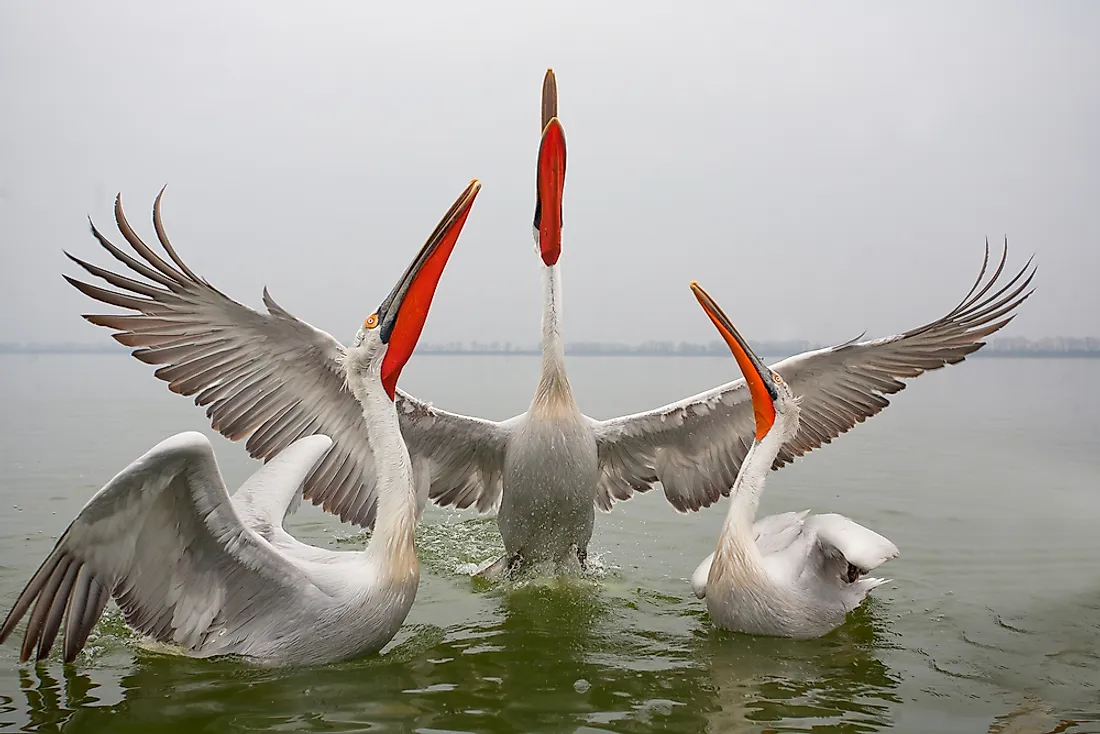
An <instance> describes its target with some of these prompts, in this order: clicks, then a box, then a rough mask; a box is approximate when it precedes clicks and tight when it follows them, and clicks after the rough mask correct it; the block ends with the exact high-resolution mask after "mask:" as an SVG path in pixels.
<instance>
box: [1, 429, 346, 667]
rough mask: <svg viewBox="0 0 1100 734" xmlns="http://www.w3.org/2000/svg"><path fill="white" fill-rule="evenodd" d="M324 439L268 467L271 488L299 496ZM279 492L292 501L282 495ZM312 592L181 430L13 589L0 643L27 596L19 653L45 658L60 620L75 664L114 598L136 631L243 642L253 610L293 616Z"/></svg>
mask: <svg viewBox="0 0 1100 734" xmlns="http://www.w3.org/2000/svg"><path fill="white" fill-rule="evenodd" d="M329 444H330V441H329V440H328V439H327V438H325V437H324V436H317V437H314V438H311V439H306V440H305V441H302V442H300V443H299V444H297V445H295V446H293V447H292V448H290V449H288V451H287V452H286V459H282V458H281V459H280V463H281V465H280V466H279V467H277V473H275V474H273V472H272V471H268V472H267V475H268V478H269V480H270V481H269V488H273V489H281V488H283V487H284V485H291V492H293V491H296V489H297V488H298V487H299V486H300V485H301V480H302V479H303V478H304V477H305V475H306V472H308V471H309V470H310V469H311V468H312V467H313V466H314V465H315V464H316V462H317V460H318V459H320V457H321V455H322V454H323V453H324V452H325V451H326V450H327V449H328V447H329ZM265 469H268V467H265ZM271 469H276V468H275V467H271ZM278 494H280V495H281V496H284V497H286V498H287V499H289V495H290V492H281V493H278ZM313 589H315V587H314V586H313V583H312V581H311V580H310V578H309V577H308V576H307V575H306V574H304V573H303V572H302V571H301V569H299V568H298V567H297V566H296V565H295V564H293V563H292V562H290V561H288V560H287V559H286V558H285V557H284V556H283V555H281V554H280V553H279V552H278V551H276V550H275V549H274V548H273V547H272V546H271V545H270V544H269V543H268V542H267V541H265V540H264V539H263V538H262V537H261V536H260V535H258V534H257V533H256V532H254V531H253V530H252V529H250V528H249V527H247V526H246V525H245V524H244V523H243V522H242V519H241V517H240V515H238V513H237V512H236V510H235V508H234V507H233V503H232V502H231V501H230V498H229V494H228V492H227V491H226V488H225V484H224V483H223V481H222V477H221V474H220V472H219V471H218V465H217V462H216V461H215V459H214V452H213V450H212V449H211V447H210V442H209V441H208V440H207V439H206V437H205V436H203V435H202V434H201V433H181V434H179V435H176V436H173V437H171V438H169V439H167V440H165V441H162V442H161V443H159V444H157V445H156V446H155V447H153V448H152V449H151V450H150V451H149V452H148V453H146V454H145V455H144V456H142V457H141V458H139V459H138V460H137V461H135V462H133V463H132V464H130V465H129V466H128V467H126V468H125V469H123V470H122V472H120V473H119V474H118V475H117V476H116V477H115V478H114V479H112V480H111V481H110V482H108V484H107V485H106V486H105V487H103V489H101V490H99V492H97V493H96V494H95V495H94V496H93V497H92V499H91V500H90V501H89V502H88V504H87V505H85V506H84V509H83V510H81V512H80V514H79V515H77V517H76V519H75V520H74V521H73V522H72V524H71V525H69V527H68V529H67V530H66V531H65V533H64V534H63V535H62V536H61V538H60V540H58V541H57V545H56V546H54V549H53V551H52V552H51V553H50V555H49V556H48V557H47V558H46V560H45V562H44V563H43V564H42V565H41V567H39V569H38V571H37V572H36V573H35V574H34V576H33V577H32V578H31V580H30V582H29V583H28V584H27V586H26V588H24V589H23V592H22V593H21V594H20V595H19V598H18V599H17V600H16V602H15V606H14V607H13V608H12V610H11V612H10V613H9V614H8V617H7V619H5V620H4V624H3V625H2V626H0V642H3V641H4V640H6V639H7V637H8V636H9V635H10V634H11V633H12V632H13V631H14V629H15V626H16V625H17V624H18V623H19V620H20V619H21V618H22V617H23V616H24V615H25V614H26V612H27V611H28V610H29V609H30V606H31V604H32V603H34V610H33V611H32V612H31V616H30V621H29V622H28V624H27V630H26V634H25V636H24V638H23V647H22V651H21V653H20V659H21V660H22V661H24V662H25V661H26V660H28V659H30V657H31V655H35V656H36V659H38V660H42V659H44V658H45V657H46V656H47V655H49V653H50V649H51V648H52V647H53V643H54V641H55V640H56V638H57V634H58V632H59V631H61V625H62V622H64V631H63V648H64V659H65V661H66V662H69V661H72V660H73V659H74V658H75V657H76V655H77V653H79V652H80V650H81V649H82V648H83V647H84V643H85V642H86V641H87V639H88V634H89V633H90V632H91V630H92V627H94V626H95V623H96V622H97V621H98V620H99V617H100V615H101V614H102V613H103V608H104V606H105V605H106V604H107V601H108V599H109V598H110V597H112V596H113V597H114V599H115V601H116V602H118V605H119V607H120V608H121V609H122V612H123V614H124V615H125V616H126V621H127V622H128V623H129V624H130V625H131V626H132V627H134V628H135V629H136V630H138V631H139V632H142V633H144V634H146V635H149V636H150V637H153V638H155V639H157V640H159V641H161V642H167V643H174V644H177V645H182V646H184V647H187V648H197V647H200V646H203V645H204V644H205V643H206V642H207V641H208V640H220V639H225V640H236V639H241V638H242V637H247V636H248V635H249V634H250V633H251V632H252V631H253V624H254V619H255V614H254V613H253V612H249V610H250V609H256V608H264V609H268V610H275V611H276V612H277V611H278V610H279V609H287V610H288V612H287V615H286V616H287V617H288V618H289V617H290V616H291V614H290V612H291V609H290V607H291V606H292V605H293V604H294V603H295V602H297V601H299V600H300V599H301V598H302V597H303V596H304V595H308V594H309V593H310V592H311V590H313ZM36 600H37V602H36ZM35 602H36V603H35ZM260 624H262V622H261V623H260ZM36 648H37V652H36Z"/></svg>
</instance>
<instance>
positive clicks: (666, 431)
mask: <svg viewBox="0 0 1100 734" xmlns="http://www.w3.org/2000/svg"><path fill="white" fill-rule="evenodd" d="M542 120H543V131H542V139H541V143H540V146H539V153H538V165H537V177H536V199H535V216H534V234H535V243H536V251H537V253H538V255H539V258H540V269H541V271H542V301H543V305H542V309H543V311H542V371H541V376H540V378H539V381H538V384H537V386H536V388H535V392H534V397H533V399H532V401H531V405H530V407H529V409H528V410H527V411H526V412H525V413H522V414H521V415H517V416H515V417H513V418H509V419H507V420H504V421H491V420H484V419H482V418H477V417H471V416H465V415H459V414H457V413H452V412H448V411H446V410H442V409H440V408H437V407H435V406H433V405H431V404H429V403H427V402H425V401H423V400H420V399H418V398H415V397H413V396H411V395H409V394H407V393H404V392H402V391H398V392H397V407H398V412H399V414H400V418H401V433H402V436H403V437H404V439H405V441H406V443H407V444H408V449H409V453H410V455H411V456H412V462H413V467H414V474H415V476H416V477H417V479H418V481H422V482H423V484H424V486H422V487H419V488H418V491H421V492H423V493H424V494H425V495H426V496H427V497H428V498H429V499H430V500H431V501H433V502H434V503H436V504H437V505H440V506H444V507H456V508H467V507H473V508H476V509H477V510H478V511H480V512H489V511H492V510H494V509H496V510H497V511H498V512H497V522H498V526H499V528H500V533H501V537H502V539H503V541H504V547H505V553H504V555H503V556H502V557H501V558H500V559H497V561H496V562H495V563H492V564H490V565H488V566H487V567H485V568H483V570H482V573H484V574H485V575H487V576H493V575H496V574H497V573H498V572H500V571H503V570H507V569H509V568H512V567H513V566H515V565H522V564H521V562H523V561H531V562H540V561H544V560H550V561H551V562H552V563H555V564H557V565H558V566H559V567H562V568H568V569H574V568H575V567H576V566H577V565H578V564H580V565H583V563H584V561H585V554H586V552H587V547H588V542H589V539H590V538H591V535H592V527H593V523H594V519H595V508H599V509H600V510H603V511H608V510H610V509H611V508H612V505H613V504H614V503H615V502H617V501H621V500H626V499H629V498H630V497H632V496H633V495H634V494H635V493H638V492H646V491H649V490H650V489H652V488H653V486H654V485H656V484H657V483H658V482H660V483H661V485H662V487H663V489H664V495H665V497H666V498H667V500H668V501H669V503H670V504H671V505H672V506H673V507H674V508H675V509H676V510H678V511H680V512H689V511H695V510H698V509H700V508H703V507H707V506H709V505H711V504H713V503H714V502H716V501H718V500H719V499H720V498H721V497H722V496H723V495H725V494H727V493H728V492H729V487H730V486H731V485H732V484H733V480H734V479H735V478H736V476H737V472H738V469H739V468H740V466H741V463H742V461H743V460H744V457H745V455H746V453H747V452H748V449H749V446H750V444H751V443H752V433H753V429H752V425H753V417H752V416H753V412H752V405H751V402H750V400H749V393H748V390H747V389H746V386H745V381H744V380H735V381H733V382H730V383H727V384H725V385H721V386H719V387H716V388H714V389H712V390H709V391H706V392H702V393H699V394H697V395H693V396H691V397H688V398H686V399H684V400H681V401H678V402H675V403H671V404H669V405H665V406H664V407H660V408H657V409H655V410H651V411H648V412H643V413H637V414H633V415H628V416H622V417H618V418H613V419H610V420H595V419H593V418H590V417H588V416H586V415H584V414H583V413H581V412H580V410H579V408H578V407H577V403H576V400H574V397H573V392H572V390H571V388H570V384H569V379H568V376H567V374H566V369H565V347H564V341H563V337H562V328H561V319H562V284H561V270H560V267H561V266H560V263H559V257H560V255H561V244H562V197H563V194H564V187H565V159H566V155H565V134H564V130H563V128H562V125H561V122H560V120H559V119H558V118H557V85H556V80H555V76H554V73H553V71H548V72H547V74H546V77H545V80H544V84H543V107H542ZM115 219H116V222H117V224H118V228H119V230H120V232H121V233H122V235H123V237H124V238H125V239H126V240H127V242H129V244H130V246H131V247H132V248H133V250H134V253H135V254H136V255H137V257H135V256H134V255H131V254H129V253H127V252H124V251H123V250H121V249H120V248H118V247H116V246H115V245H113V244H112V243H111V242H109V241H108V240H107V239H106V238H105V237H104V236H103V235H102V234H100V233H99V231H98V230H96V229H95V228H94V227H93V230H92V232H93V234H94V236H95V237H96V239H97V240H98V241H99V243H100V244H101V245H102V246H103V247H104V248H105V249H106V250H107V251H108V252H109V253H110V254H111V256H113V257H114V258H115V259H117V260H119V261H120V262H122V263H123V264H124V265H125V266H126V268H128V269H129V270H130V271H131V275H134V276H140V277H141V279H140V280H135V278H134V277H128V276H124V275H121V274H118V273H115V272H113V271H110V270H107V269H104V268H101V267H99V266H96V265H93V264H91V263H88V262H86V261H84V260H81V259H79V258H76V257H73V256H72V255H69V257H71V258H72V259H73V260H74V262H76V263H77V264H78V265H79V266H81V267H82V268H84V269H85V270H87V271H88V272H89V273H91V274H92V275H93V276H95V277H97V278H101V279H103V280H105V281H107V283H108V284H109V285H112V286H114V287H115V289H114V290H112V289H107V288H101V287H98V286H95V285H92V284H90V283H86V282H84V281H81V280H78V279H76V278H72V277H69V276H66V278H67V279H68V280H69V282H70V283H71V284H72V285H73V286H75V287H76V288H77V289H79V290H80V291H81V292H83V293H84V294H86V295H88V296H90V297H91V298H93V299H95V300H97V301H100V302H103V303H106V304H110V305H113V306H119V307H121V308H123V309H125V310H126V311H127V312H128V313H126V314H125V315H118V314H109V315H99V314H87V315H85V316H84V318H85V319H87V320H88V321H90V322H91V323H93V324H97V325H99V326H104V327H107V328H110V329H112V330H114V334H113V336H114V338H115V339H116V340H117V341H119V342H120V343H122V344H123V345H125V346H128V347H133V348H135V349H134V352H133V355H134V357H136V358H137V359H139V360H141V361H143V362H146V363H148V364H151V365H157V366H159V368H158V369H157V370H156V372H155V373H154V374H155V375H156V376H157V377H158V378H160V379H162V380H164V381H166V382H167V383H168V387H169V389H170V390H172V391H173V392H176V393H179V394H182V395H188V396H194V399H195V403H196V404H197V405H199V406H205V407H206V414H207V416H208V417H209V418H210V421H211V424H212V425H213V427H214V428H215V429H216V430H218V431H219V432H221V433H222V435H224V436H226V437H228V438H229V439H231V440H234V441H238V440H243V439H247V443H246V448H247V450H248V452H249V454H251V455H252V456H253V457H256V458H260V459H264V460H268V459H270V458H271V457H273V456H276V455H277V454H278V453H279V452H280V451H282V450H283V449H285V448H286V447H287V446H288V445H290V443H291V442H292V441H293V440H295V439H296V438H299V437H301V436H306V435H309V434H311V433H326V434H328V435H330V436H332V438H333V441H334V444H333V448H332V449H331V450H330V451H329V453H328V454H327V455H326V456H325V458H324V460H323V461H322V462H321V463H320V464H319V465H318V466H317V468H316V469H314V470H313V472H312V473H311V474H310V476H309V477H307V479H306V482H305V489H304V495H305V497H306V498H308V499H309V500H310V501H311V502H313V503H314V504H316V505H320V506H321V507H322V508H324V509H325V510H326V511H328V512H332V513H335V514H337V515H339V517H340V518H341V519H342V520H344V521H348V522H352V523H355V524H357V525H360V526H363V527H368V528H369V527H371V526H373V524H374V520H375V513H376V509H375V508H376V503H377V500H376V497H377V484H378V476H377V471H376V469H375V467H374V463H373V458H372V455H371V453H370V452H369V451H367V450H366V440H367V436H366V431H365V426H364V424H363V421H362V418H361V416H360V413H359V411H358V409H357V408H356V406H355V398H354V396H353V395H352V393H351V392H350V391H349V390H347V389H346V388H345V386H344V385H343V383H342V382H341V381H340V380H335V379H331V378H330V377H329V375H330V374H331V373H332V372H333V371H334V370H336V369H337V365H338V364H339V361H340V358H341V355H342V354H343V352H344V347H343V346H342V345H341V344H340V343H339V342H337V341H336V340H335V339H334V338H333V337H332V336H330V335H329V334H328V333H326V332H324V331H321V330H320V329H317V328H314V327H313V326H311V325H310V324H307V323H305V322H304V321H302V320H300V319H298V318H296V317H295V316H293V315H292V314H291V313H290V312H289V311H287V310H286V309H284V308H283V307H282V306H280V305H278V304H277V303H276V302H275V300H274V299H273V298H272V297H271V295H270V294H269V293H268V291H267V289H266V288H265V289H264V293H263V301H264V304H265V306H266V307H267V313H259V312H257V311H255V310H253V309H251V308H249V307H247V306H245V305H243V304H241V303H238V302H237V301H234V300H232V299H230V298H229V297H227V296H225V295H224V294H223V293H221V292H220V291H218V290H217V289H215V288H214V287H213V286H211V285H210V284H209V283H208V282H207V281H206V280H204V279H202V278H200V277H198V276H197V275H195V274H194V273H193V272H191V270H189V269H188V268H187V267H186V266H185V265H184V264H183V263H182V261H180V260H179V259H178V257H176V256H175V254H174V253H170V254H171V255H172V259H173V260H174V262H175V263H176V266H177V267H172V266H171V265H168V264H165V263H163V261H162V260H161V259H160V258H159V257H158V256H156V255H155V254H154V253H152V252H151V251H150V250H149V248H148V247H147V246H145V245H144V243H142V242H141V240H140V238H138V237H137V235H136V234H135V233H134V231H133V229H132V228H131V227H130V225H129V224H128V223H127V221H126V217H125V214H124V212H123V209H122V204H121V202H118V201H116V206H115ZM153 221H154V225H155V226H156V228H157V231H158V232H161V231H162V226H161V218H160V199H159V197H158V199H157V202H156V204H155V206H154V212H153ZM1007 257H1008V252H1007V243H1006V246H1005V252H1004V254H1003V255H1002V257H1001V261H1000V264H999V265H998V266H997V267H996V269H995V270H994V272H993V274H992V277H990V278H989V280H988V281H987V282H986V281H985V280H984V279H985V276H986V274H987V266H988V265H989V246H988V243H987V244H986V255H985V260H983V262H982V269H981V272H980V273H979V274H978V278H977V281H976V282H975V285H974V287H973V288H971V290H970V292H969V293H968V294H967V296H966V297H965V298H964V299H963V301H962V302H961V303H960V304H959V305H958V306H957V307H956V308H954V309H952V310H951V311H949V312H948V313H947V314H946V315H945V316H943V317H942V318H939V319H937V320H935V321H932V322H931V323H928V324H926V325H924V326H920V327H917V328H915V329H911V330H909V331H906V332H903V333H900V334H897V335H895V336H890V337H886V338H883V339H874V340H869V341H858V340H852V341H849V342H846V343H844V344H841V345H839V346H836V347H831V348H827V349H819V350H815V351H810V352H806V353H803V354H799V355H796V356H794V357H790V358H788V359H785V360H783V361H781V362H779V363H778V364H776V365H775V366H774V371H775V372H776V373H778V374H781V375H783V377H784V379H785V380H786V381H787V383H788V384H789V385H790V386H791V387H792V389H794V390H795V391H796V392H797V393H798V394H800V395H802V396H803V404H802V420H801V422H800V425H799V431H798V433H797V434H795V435H794V436H793V437H792V438H791V440H790V441H788V442H787V443H785V444H784V445H783V446H782V447H781V448H780V450H779V453H778V455H777V456H776V459H775V468H779V467H781V466H784V465H786V464H789V463H790V462H792V461H794V460H795V459H796V458H797V457H799V456H802V455H803V454H805V453H807V452H809V451H812V450H813V449H815V448H818V447H819V446H821V445H823V444H826V443H829V442H830V441H832V440H833V439H834V438H836V437H837V436H840V435H841V434H843V433H846V432H847V431H849V430H850V429H852V428H853V427H854V426H855V425H856V424H858V423H861V422H863V421H864V420H866V419H867V418H869V417H871V416H873V415H875V414H877V413H879V412H880V411H881V410H882V409H883V408H885V407H886V406H887V405H889V400H888V399H887V396H888V395H890V394H893V393H896V392H898V391H899V390H901V389H903V388H904V387H905V383H904V382H903V381H902V380H904V379H909V378H913V377H916V376H918V375H920V374H922V373H924V372H926V371H928V370H934V369H938V368H940V367H943V366H945V365H948V364H955V363H957V362H961V361H962V360H963V359H964V358H965V357H966V356H967V355H968V354H970V353H971V352H974V351H975V350H977V349H979V348H981V347H982V345H983V342H982V339H983V338H984V337H986V336H988V335H990V334H992V333H993V332H995V331H997V330H998V329H1001V328H1002V327H1004V326H1005V325H1006V324H1008V323H1009V322H1010V321H1011V320H1012V318H1013V315H1014V312H1015V310H1016V309H1017V307H1018V306H1019V305H1020V304H1021V303H1022V302H1023V301H1024V300H1025V299H1026V298H1027V297H1028V296H1029V295H1030V291H1027V287H1028V285H1029V284H1030V282H1031V279H1032V277H1033V274H1034V270H1033V269H1031V261H1030V260H1029V261H1028V263H1027V264H1026V265H1025V266H1024V267H1023V268H1022V269H1021V270H1020V271H1019V272H1018V273H1017V274H1016V275H1015V277H1013V278H1011V279H1008V283H1007V284H1006V283H1003V282H1002V281H1001V276H1002V274H1003V273H1004V269H1005V264H1006V260H1007ZM157 261H160V262H161V264H160V265H156V264H155V263H156V262H157ZM150 263H153V264H154V265H153V267H150ZM164 268H167V270H165V269H164ZM1006 278H1007V276H1006ZM149 280H152V281H154V282H152V283H150V282H147V281H149ZM158 283H159V284H160V285H163V286H165V287H164V288H159V287H157V285H158ZM1025 291H1027V292H1025Z"/></svg>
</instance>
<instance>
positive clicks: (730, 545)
mask: <svg viewBox="0 0 1100 734" xmlns="http://www.w3.org/2000/svg"><path fill="white" fill-rule="evenodd" d="M789 420H797V417H796V416H795V415H792V414H788V415H779V416H777V419H776V422H775V425H774V426H773V427H772V430H771V431H769V432H768V434H767V435H766V436H764V438H763V439H762V440H759V441H754V442H753V445H752V446H751V447H750V448H749V452H748V454H746V455H745V460H744V461H743V462H742V463H741V471H739V472H738V473H737V479H736V480H735V481H734V483H733V487H732V488H731V489H730V507H729V511H728V512H727V513H726V521H725V523H724V524H723V525H722V532H721V534H720V535H719V536H718V550H717V553H718V556H721V557H722V562H721V563H720V564H715V565H712V570H714V569H715V567H716V566H717V567H719V568H721V569H723V570H724V571H725V572H727V573H730V574H732V575H733V576H734V577H735V578H740V579H741V581H742V583H744V581H745V580H747V579H748V578H749V577H752V576H760V575H763V574H764V569H763V556H762V555H761V553H760V550H759V548H757V546H756V537H755V534H754V533H753V527H752V526H753V523H754V522H755V520H756V510H757V508H758V507H759V506H760V493H761V492H763V490H764V481H765V480H766V479H767V478H768V472H770V471H771V468H772V463H773V462H774V461H775V457H776V456H778V455H779V449H780V448H782V446H783V441H782V439H781V438H780V436H782V435H785V433H786V431H785V430H784V429H785V425H783V424H784V423H785V422H786V421H789ZM718 556H716V558H718Z"/></svg>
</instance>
